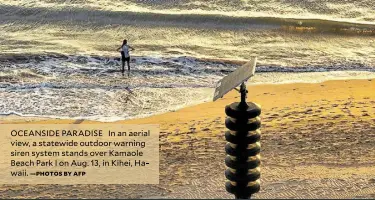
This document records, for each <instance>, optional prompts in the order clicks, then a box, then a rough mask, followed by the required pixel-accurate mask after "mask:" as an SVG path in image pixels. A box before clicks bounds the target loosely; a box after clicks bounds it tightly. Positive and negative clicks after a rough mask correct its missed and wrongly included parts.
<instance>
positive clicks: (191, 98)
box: [0, 56, 375, 121]
mask: <svg viewBox="0 0 375 200" xmlns="http://www.w3.org/2000/svg"><path fill="white" fill-rule="evenodd" d="M120 64H121V63H120V62H119V61H118V60H117V59H116V58H110V57H107V58H106V57H97V56H61V57H58V56H54V57H53V58H52V57H48V56H46V57H44V58H43V59H40V58H38V56H36V57H35V56H34V57H29V58H28V59H25V60H21V61H20V62H17V61H14V60H13V61H11V62H10V61H9V62H8V61H7V60H4V59H3V61H2V64H0V66H2V67H1V68H0V98H1V99H2V101H1V102H0V114H1V115H19V116H25V117H32V116H38V117H50V118H59V119H89V120H97V121H117V120H122V119H132V118H139V117H147V116H150V115H154V114H159V113H165V112H169V111H173V110H176V109H181V108H183V107H186V106H191V105H195V104H199V103H202V102H206V101H210V100H211V99H212V95H213V90H214V86H215V83H216V82H217V81H218V80H220V79H221V78H223V77H224V76H225V75H227V74H229V73H230V72H232V71H234V70H235V69H236V68H237V67H238V66H239V65H236V64H231V63H230V62H226V61H220V60H218V61H208V60H202V59H197V58H192V57H169V58H165V57H135V58H134V60H133V63H132V65H133V66H132V72H131V76H130V77H127V76H126V74H125V76H124V77H123V76H122V75H121V72H120V71H119V69H120ZM256 71H257V72H256V76H254V77H253V78H252V79H251V81H249V84H284V83H296V82H304V83H314V82H323V81H326V80H342V79H369V78H375V72H374V71H375V70H374V68H372V67H371V66H355V65H352V66H324V67H322V66H320V67H316V66H315V67H314V66H305V67H281V66H262V65H260V66H258V67H257V70H256Z"/></svg>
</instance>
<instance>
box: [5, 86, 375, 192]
mask: <svg viewBox="0 0 375 200" xmlns="http://www.w3.org/2000/svg"><path fill="white" fill-rule="evenodd" d="M248 90H249V94H248V101H252V102H256V103H258V104H260V105H261V106H262V115H261V118H262V123H263V124H262V128H261V130H262V139H261V144H262V152H261V156H262V167H261V173H262V177H261V185H262V189H261V191H260V192H259V193H257V194H256V195H255V197H256V198H375V176H374V174H375V167H374V166H375V145H374V144H375V92H374V90H375V80H374V79H367V80H336V81H326V82H322V83H293V84H279V85H276V84H262V85H251V84H249V86H248ZM238 98H239V95H238V93H237V92H235V91H232V92H231V93H229V94H228V95H226V96H225V97H224V98H222V99H220V100H218V101H216V102H207V103H203V104H199V105H195V106H190V107H187V108H183V109H180V110H177V111H175V112H168V113H165V114H161V115H154V116H151V117H147V118H140V119H133V120H125V121H117V122H112V123H124V124H160V128H161V133H160V142H161V146H160V159H161V160H160V163H161V164H160V185H72V186H59V185H36V186H34V185H16V186H7V185H3V186H0V198H232V196H231V195H230V194H228V193H227V192H226V191H225V188H224V182H225V177H224V170H225V168H226V166H225V164H224V158H225V152H224V145H225V143H226V141H225V139H224V131H225V126H224V119H225V113H224V106H225V105H227V104H230V103H232V102H235V101H238V100H239V99H238ZM0 123H49V124H51V123H52V124H53V123H57V124H60V123H61V124H64V123H81V124H85V123H102V122H97V121H88V120H57V119H56V120H55V119H47V118H44V119H43V118H32V117H30V118H27V117H19V116H5V117H2V118H1V120H0Z"/></svg>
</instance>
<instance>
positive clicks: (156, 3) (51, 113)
mask: <svg viewBox="0 0 375 200" xmlns="http://www.w3.org/2000/svg"><path fill="white" fill-rule="evenodd" d="M374 37H375V5H374V4H373V2H372V1H370V0H366V1H364V0H362V1H361V0H359V1H344V2H343V1H338V0H329V1H323V0H317V1H308V0H284V1H272V0H271V1H261V0H233V1H221V0H215V1H214V0H204V1H203V0H131V1H120V0H112V1H109V0H99V1H93V0H85V1H83V0H64V1H63V0H40V1H35V0H0V44H1V45H0V99H1V101H0V114H2V115H10V114H16V115H25V116H47V117H53V118H77V119H94V120H99V121H114V120H120V119H130V118H137V117H145V116H150V115H154V114H157V113H163V112H168V111H174V110H176V109H180V108H183V107H186V106H191V105H194V104H198V103H202V102H207V101H211V99H212V95H213V90H214V85H215V83H216V82H217V81H218V80H220V79H221V78H223V77H224V76H225V75H227V74H229V73H230V72H232V71H234V70H235V69H236V68H237V67H239V66H240V65H241V64H243V63H244V62H246V61H247V60H248V59H249V58H250V57H251V56H257V58H258V66H257V72H256V73H257V74H256V76H255V77H254V78H253V79H252V80H251V81H249V84H263V83H271V84H272V83H275V84H280V83H291V82H321V81H325V80H339V79H367V78H374V77H375V75H374V74H375V73H374V70H375V67H374V66H375V39H374ZM125 38H126V39H128V41H129V43H130V45H131V46H133V47H134V48H135V51H133V52H131V54H132V56H133V59H132V73H131V76H130V77H127V76H125V77H123V76H121V73H120V72H119V70H120V65H121V63H120V62H119V52H117V51H116V49H117V48H118V47H119V46H120V45H121V41H122V40H123V39H125Z"/></svg>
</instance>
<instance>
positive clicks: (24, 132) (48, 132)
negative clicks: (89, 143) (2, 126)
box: [10, 129, 103, 137]
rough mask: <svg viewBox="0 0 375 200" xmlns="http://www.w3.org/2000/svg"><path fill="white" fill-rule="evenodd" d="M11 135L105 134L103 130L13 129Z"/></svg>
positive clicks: (99, 135)
mask: <svg viewBox="0 0 375 200" xmlns="http://www.w3.org/2000/svg"><path fill="white" fill-rule="evenodd" d="M10 135H11V136H13V137H16V136H19V137H29V136H38V137H50V136H55V137H60V136H67V137H69V136H92V137H101V136H103V131H102V130H97V129H94V130H78V129H73V130H12V131H11V132H10Z"/></svg>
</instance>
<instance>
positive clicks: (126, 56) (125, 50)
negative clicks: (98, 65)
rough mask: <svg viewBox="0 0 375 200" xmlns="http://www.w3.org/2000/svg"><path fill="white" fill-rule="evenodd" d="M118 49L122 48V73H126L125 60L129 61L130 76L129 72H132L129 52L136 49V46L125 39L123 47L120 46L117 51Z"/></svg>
mask: <svg viewBox="0 0 375 200" xmlns="http://www.w3.org/2000/svg"><path fill="white" fill-rule="evenodd" d="M118 50H121V60H122V75H124V72H125V61H126V62H127V63H128V76H129V73H130V54H129V51H132V50H134V48H133V47H131V46H129V45H128V41H127V40H124V41H123V42H122V45H121V47H120V48H118V49H117V51H118Z"/></svg>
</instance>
